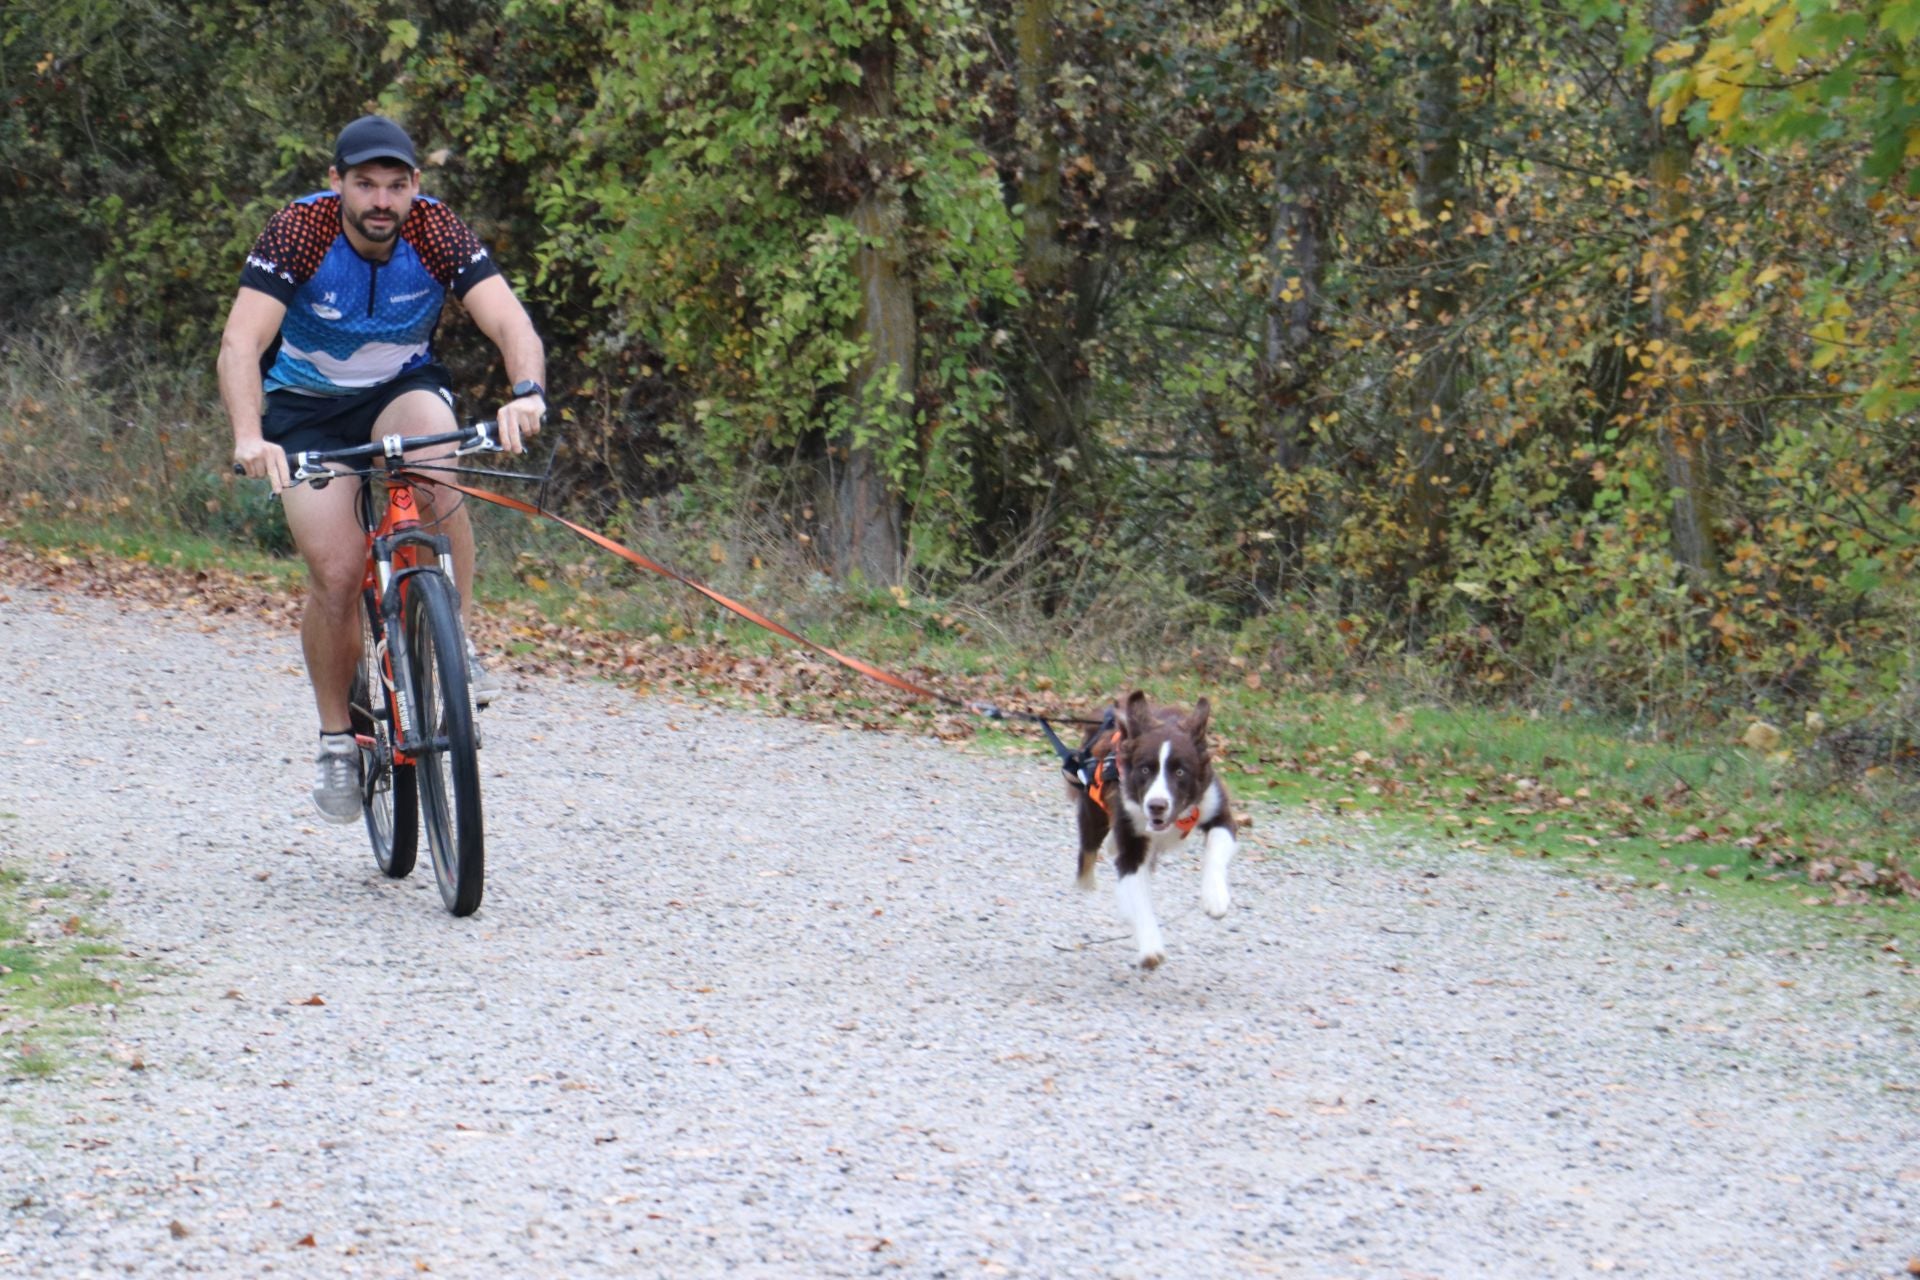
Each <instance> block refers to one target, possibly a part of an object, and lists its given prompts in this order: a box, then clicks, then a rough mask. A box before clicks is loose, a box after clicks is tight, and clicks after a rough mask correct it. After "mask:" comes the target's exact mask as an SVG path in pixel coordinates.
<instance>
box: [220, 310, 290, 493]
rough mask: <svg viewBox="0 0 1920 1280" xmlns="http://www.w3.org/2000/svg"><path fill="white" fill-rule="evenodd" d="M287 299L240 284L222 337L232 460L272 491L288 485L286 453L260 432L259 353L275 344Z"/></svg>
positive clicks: (224, 395)
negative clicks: (266, 483)
mask: <svg viewBox="0 0 1920 1280" xmlns="http://www.w3.org/2000/svg"><path fill="white" fill-rule="evenodd" d="M286 314H287V308H286V304H285V303H283V302H281V301H280V300H279V299H277V298H274V297H272V296H271V295H269V294H265V293H261V292H260V291H259V290H258V289H247V288H242V289H241V290H240V291H239V292H238V293H237V294H235V295H234V299H233V308H232V310H230V311H228V312H227V327H226V331H225V332H224V333H223V334H221V336H220V359H219V362H218V368H219V372H220V399H221V401H222V402H223V403H224V404H225V405H226V406H227V421H228V423H229V424H230V425H231V426H232V427H233V460H234V462H235V463H237V464H239V466H241V467H242V468H243V469H244V470H245V471H246V473H247V474H248V475H250V476H259V477H264V478H266V479H267V480H270V481H272V483H273V490H274V492H275V493H278V492H280V490H282V489H284V488H286V487H287V485H288V483H289V482H290V481H291V480H292V476H291V475H289V474H288V472H287V455H286V453H285V452H284V451H283V450H282V449H281V448H280V446H279V445H277V444H269V443H267V441H266V439H265V438H264V437H263V436H262V435H261V430H260V427H261V423H260V419H261V415H262V413H264V412H265V402H264V397H263V396H262V394H261V390H260V357H261V356H263V355H265V354H266V351H267V348H268V347H270V346H272V345H273V339H274V337H275V336H276V335H277V334H278V333H279V332H280V322H281V321H282V320H283V319H285V318H286Z"/></svg>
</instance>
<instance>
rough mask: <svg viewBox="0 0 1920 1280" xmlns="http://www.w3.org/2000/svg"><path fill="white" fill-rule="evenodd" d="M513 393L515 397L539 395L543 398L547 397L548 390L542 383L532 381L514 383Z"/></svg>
mask: <svg viewBox="0 0 1920 1280" xmlns="http://www.w3.org/2000/svg"><path fill="white" fill-rule="evenodd" d="M513 394H514V398H515V399H518V398H519V397H521V396H539V397H540V398H541V399H545V398H546V392H545V391H544V390H543V389H542V388H541V386H540V384H539V383H537V382H532V381H527V382H516V383H514V384H513Z"/></svg>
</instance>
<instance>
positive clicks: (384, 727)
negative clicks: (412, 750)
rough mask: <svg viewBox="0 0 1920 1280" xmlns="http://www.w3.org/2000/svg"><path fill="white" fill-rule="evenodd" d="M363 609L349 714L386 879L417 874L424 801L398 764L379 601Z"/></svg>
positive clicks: (406, 767)
mask: <svg viewBox="0 0 1920 1280" xmlns="http://www.w3.org/2000/svg"><path fill="white" fill-rule="evenodd" d="M364 596H365V599H364V601H363V602H362V608H361V611H360V663H359V665H358V666H357V667H355V668H354V672H353V688H352V690H351V692H350V693H349V694H348V698H347V700H348V708H347V710H348V714H349V716H350V718H351V720H352V723H353V732H354V734H355V736H356V737H358V738H359V739H360V808H361V812H362V813H363V814H364V815H365V817H366V823H367V840H368V842H369V843H370V844H372V845H373V860H374V863H375V865H377V866H378V867H379V868H380V873H381V874H382V875H384V876H388V877H391V878H392V879H395V880H398V879H401V878H402V877H404V876H407V875H410V874H412V872H413V867H414V862H415V859H416V857H417V852H418V848H419V842H420V799H419V792H418V790H417V789H416V787H415V785H414V770H413V766H412V765H410V764H401V765H396V764H395V763H394V762H393V732H394V731H393V725H394V720H393V710H392V708H393V701H392V698H391V697H390V695H389V691H388V688H387V680H386V673H385V672H384V670H383V669H382V666H381V647H380V637H381V636H382V635H383V634H384V630H385V629H384V626H383V624H382V623H381V622H380V621H379V616H378V611H379V607H380V606H379V601H378V599H377V598H376V597H375V595H374V593H373V592H372V591H367V592H365V593H364Z"/></svg>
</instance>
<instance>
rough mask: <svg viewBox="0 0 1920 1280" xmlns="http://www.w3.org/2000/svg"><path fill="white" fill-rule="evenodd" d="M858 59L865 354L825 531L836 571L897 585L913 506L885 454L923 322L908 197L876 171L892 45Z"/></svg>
mask: <svg viewBox="0 0 1920 1280" xmlns="http://www.w3.org/2000/svg"><path fill="white" fill-rule="evenodd" d="M860 62H861V67H862V70H863V71H864V73H865V74H864V76H863V79H862V81H861V83H860V84H859V85H858V86H856V87H855V88H854V89H853V91H852V93H851V95H850V97H849V101H848V104H847V106H848V111H847V118H848V124H849V130H848V132H849V134H850V135H851V144H852V153H853V154H852V161H853V163H852V164H851V165H850V166H849V168H850V170H851V171H852V173H853V175H854V182H855V185H856V186H857V187H858V188H859V190H860V195H859V197H858V198H857V200H856V202H855V204H854V206H853V209H852V211H851V214H850V218H851V220H852V222H853V224H854V226H855V227H856V228H858V229H859V232H860V236H861V239H862V242H863V243H862V245H861V248H860V250H859V251H858V252H857V253H856V254H855V255H854V271H855V273H856V274H857V275H858V277H859V281H860V313H859V315H858V316H857V317H856V318H855V320H854V329H855V332H856V333H858V334H859V336H860V337H861V339H862V340H863V342H864V344H865V346H866V352H867V354H866V358H865V359H864V360H863V361H862V362H861V364H860V366H859V368H858V369H856V370H855V371H854V374H853V377H852V379H851V381H850V382H849V383H848V386H847V395H848V398H849V400H850V402H851V407H852V412H853V418H852V427H851V429H850V430H849V431H848V432H847V433H845V434H844V435H842V436H840V437H838V438H836V439H834V440H832V441H830V442H829V444H828V449H827V458H828V465H829V467H830V468H831V475H832V480H831V484H830V486H829V493H828V498H829V502H828V508H827V512H826V517H827V518H826V521H825V529H824V530H823V532H824V533H825V535H826V539H825V540H826V543H827V548H826V549H827V552H828V556H829V558H830V560H831V562H832V564H833V567H834V572H835V573H836V574H837V575H838V576H840V577H841V578H846V577H848V576H849V575H851V574H853V573H856V572H858V573H859V574H860V575H862V576H863V577H864V578H865V579H866V580H867V581H868V582H869V583H872V584H874V585H877V586H893V585H895V584H897V583H898V582H899V581H900V580H901V577H902V576H903V574H904V573H905V571H906V561H905V554H906V551H905V549H906V537H905V528H904V525H905V512H904V507H903V503H902V500H901V495H900V492H899V489H898V487H897V486H896V485H895V483H894V481H893V477H892V476H891V475H889V473H888V468H887V465H886V459H887V458H888V456H889V455H890V454H897V452H898V444H899V442H900V441H901V440H902V439H904V438H906V435H907V433H908V432H909V431H910V424H905V423H903V421H902V419H903V417H910V415H911V414H912V412H913V397H914V353H915V349H916V347H917V345H918V341H919V328H918V320H917V317H916V314H915V308H914V296H913V287H912V284H911V282H910V281H909V279H908V277H907V254H906V246H905V241H904V230H905V226H906V207H905V203H904V201H903V200H902V198H901V195H900V191H899V189H898V188H897V187H896V186H894V185H893V184H892V183H891V181H889V180H888V179H886V178H884V177H883V178H880V179H875V178H874V177H873V176H872V175H873V173H874V171H875V170H876V169H877V170H878V171H879V172H880V173H882V174H884V173H886V171H887V170H888V168H889V167H890V166H889V165H888V164H887V163H886V154H885V153H886V151H887V150H888V147H887V145H886V143H885V141H884V139H880V138H875V137H873V136H872V135H873V134H874V133H876V132H883V130H877V129H876V128H875V126H876V125H879V124H882V123H883V122H884V121H885V120H886V118H887V117H888V116H889V115H890V114H891V113H892V110H893V83H892V81H893V54H892V47H891V46H890V45H879V46H875V47H872V48H869V49H868V50H866V51H865V52H864V53H863V55H862V57H861V59H860ZM889 445H892V446H894V447H893V448H892V449H890V448H889Z"/></svg>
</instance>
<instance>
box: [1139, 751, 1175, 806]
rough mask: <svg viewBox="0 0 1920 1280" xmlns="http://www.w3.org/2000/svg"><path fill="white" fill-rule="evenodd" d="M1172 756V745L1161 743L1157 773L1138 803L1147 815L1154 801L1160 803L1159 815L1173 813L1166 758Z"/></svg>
mask: <svg viewBox="0 0 1920 1280" xmlns="http://www.w3.org/2000/svg"><path fill="white" fill-rule="evenodd" d="M1172 754H1173V744H1172V743H1171V742H1163V743H1161V744H1160V769H1159V772H1157V773H1155V774H1154V775H1153V785H1152V786H1149V787H1148V788H1147V794H1145V795H1144V796H1141V797H1140V803H1141V805H1142V806H1143V807H1144V808H1145V809H1146V811H1147V812H1148V813H1152V812H1153V802H1154V801H1156V800H1158V801H1159V802H1160V805H1161V809H1160V812H1161V813H1164V814H1171V813H1172V812H1173V788H1172V787H1171V786H1169V785H1168V784H1167V757H1168V756H1170V755H1172Z"/></svg>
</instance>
